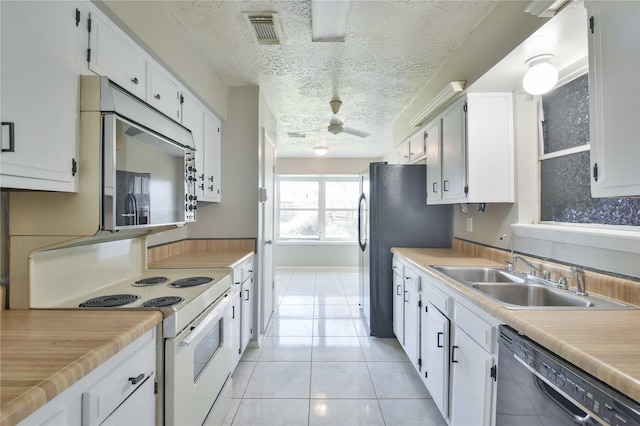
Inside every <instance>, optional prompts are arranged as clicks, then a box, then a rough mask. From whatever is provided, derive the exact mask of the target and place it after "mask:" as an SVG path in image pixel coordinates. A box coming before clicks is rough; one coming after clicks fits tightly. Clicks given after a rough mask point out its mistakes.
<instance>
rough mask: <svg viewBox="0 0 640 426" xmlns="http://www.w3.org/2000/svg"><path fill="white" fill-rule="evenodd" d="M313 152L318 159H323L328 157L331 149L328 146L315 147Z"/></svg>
mask: <svg viewBox="0 0 640 426" xmlns="http://www.w3.org/2000/svg"><path fill="white" fill-rule="evenodd" d="M313 152H314V153H315V154H316V155H317V156H318V157H322V156H325V155H327V152H329V147H328V146H315V147H313Z"/></svg>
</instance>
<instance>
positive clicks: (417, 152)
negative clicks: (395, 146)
mask: <svg viewBox="0 0 640 426" xmlns="http://www.w3.org/2000/svg"><path fill="white" fill-rule="evenodd" d="M424 133H425V131H424V130H421V131H419V132H418V133H416V134H415V135H413V136H412V137H411V139H409V158H410V159H411V161H412V162H413V161H416V160H418V159H419V158H421V157H422V156H424V154H425V152H426V146H425V142H426V138H425V134H424Z"/></svg>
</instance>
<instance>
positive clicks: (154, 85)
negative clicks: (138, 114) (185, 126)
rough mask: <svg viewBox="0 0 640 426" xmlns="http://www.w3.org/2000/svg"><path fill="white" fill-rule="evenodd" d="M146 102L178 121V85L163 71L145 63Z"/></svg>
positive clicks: (179, 109)
mask: <svg viewBox="0 0 640 426" xmlns="http://www.w3.org/2000/svg"><path fill="white" fill-rule="evenodd" d="M147 102H148V103H149V104H150V105H151V106H152V107H154V108H156V109H157V110H159V111H160V112H162V113H164V114H165V115H167V116H168V117H169V118H171V119H172V120H175V121H178V122H180V111H181V108H180V87H179V86H178V83H176V81H175V80H174V79H173V78H171V77H170V76H169V75H167V74H166V73H165V72H164V71H162V70H161V69H159V68H157V67H156V66H154V65H152V64H151V63H147Z"/></svg>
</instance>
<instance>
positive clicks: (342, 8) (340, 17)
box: [311, 0, 351, 42]
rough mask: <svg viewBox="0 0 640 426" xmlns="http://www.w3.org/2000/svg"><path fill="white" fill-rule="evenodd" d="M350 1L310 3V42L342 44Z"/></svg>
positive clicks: (338, 0)
mask: <svg viewBox="0 0 640 426" xmlns="http://www.w3.org/2000/svg"><path fill="white" fill-rule="evenodd" d="M350 5H351V1H350V0H312V1H311V41H314V42H343V41H344V39H345V37H346V34H347V13H349V7H350Z"/></svg>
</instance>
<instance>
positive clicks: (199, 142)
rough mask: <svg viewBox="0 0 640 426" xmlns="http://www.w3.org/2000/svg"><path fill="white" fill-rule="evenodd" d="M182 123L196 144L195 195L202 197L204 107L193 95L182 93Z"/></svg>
mask: <svg viewBox="0 0 640 426" xmlns="http://www.w3.org/2000/svg"><path fill="white" fill-rule="evenodd" d="M182 125H183V126H184V127H186V128H187V129H189V130H191V135H192V136H193V141H194V142H195V145H196V171H197V172H196V176H197V179H198V181H197V182H196V196H197V197H198V200H202V199H203V198H204V157H205V150H204V107H203V106H201V104H200V103H199V102H197V101H196V100H195V99H194V98H193V97H191V96H190V95H188V94H185V95H184V102H183V103H182Z"/></svg>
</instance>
